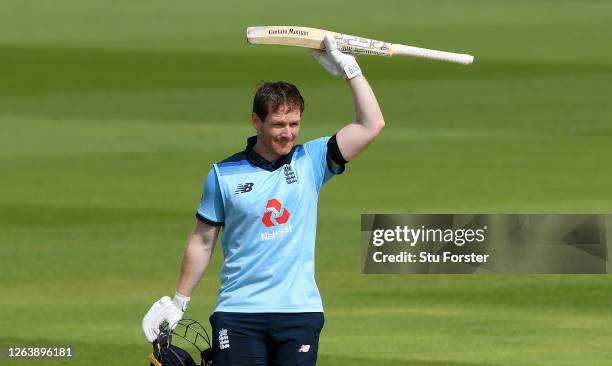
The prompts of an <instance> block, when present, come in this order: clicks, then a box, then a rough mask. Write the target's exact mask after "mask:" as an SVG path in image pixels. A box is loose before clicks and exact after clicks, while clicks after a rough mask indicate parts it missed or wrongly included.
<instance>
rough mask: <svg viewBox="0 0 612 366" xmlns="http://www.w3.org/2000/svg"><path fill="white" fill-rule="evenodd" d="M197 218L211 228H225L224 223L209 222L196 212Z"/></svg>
mask: <svg viewBox="0 0 612 366" xmlns="http://www.w3.org/2000/svg"><path fill="white" fill-rule="evenodd" d="M196 218H197V219H198V220H200V221H202V222H203V223H205V224H208V225H210V226H223V224H224V223H223V222H216V221H212V220H209V219H207V218H206V217H204V216H202V215H201V214H200V213H199V212H196Z"/></svg>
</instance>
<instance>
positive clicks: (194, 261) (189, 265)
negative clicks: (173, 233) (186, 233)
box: [176, 234, 214, 296]
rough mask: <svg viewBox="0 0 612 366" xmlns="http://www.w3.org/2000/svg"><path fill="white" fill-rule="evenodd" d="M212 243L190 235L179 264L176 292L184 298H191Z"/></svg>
mask: <svg viewBox="0 0 612 366" xmlns="http://www.w3.org/2000/svg"><path fill="white" fill-rule="evenodd" d="M213 247H214V243H211V239H210V238H207V237H205V236H201V235H196V234H192V235H191V237H190V238H189V240H188V242H187V246H186V247H185V252H184V253H183V260H182V263H181V274H180V276H179V282H178V286H177V289H176V290H177V292H178V293H180V294H182V295H184V296H191V293H192V292H193V289H194V288H195V286H196V285H197V284H198V282H199V281H200V279H201V278H202V275H203V274H204V272H206V268H208V264H209V262H210V258H211V256H212V251H213Z"/></svg>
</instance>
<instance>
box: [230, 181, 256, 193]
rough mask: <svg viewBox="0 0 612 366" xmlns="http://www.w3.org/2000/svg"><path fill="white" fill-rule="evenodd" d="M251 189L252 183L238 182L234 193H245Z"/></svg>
mask: <svg viewBox="0 0 612 366" xmlns="http://www.w3.org/2000/svg"><path fill="white" fill-rule="evenodd" d="M252 190H253V183H239V184H238V187H236V190H235V191H234V194H240V193H247V192H251V191H252Z"/></svg>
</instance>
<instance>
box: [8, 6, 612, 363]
mask: <svg viewBox="0 0 612 366" xmlns="http://www.w3.org/2000/svg"><path fill="white" fill-rule="evenodd" d="M347 11H348V13H347ZM272 24H296V25H306V26H311V27H319V28H327V29H331V30H337V31H341V32H345V33H353V34H359V35H363V36H370V37H372V38H378V39H384V40H388V41H395V42H404V43H409V44H413V45H417V46H424V47H429V48H438V49H444V50H450V51H459V52H469V53H472V54H474V55H476V63H475V64H474V65H471V66H467V67H466V66H457V65H450V64H445V63H436V62H432V61H423V60H416V59H408V58H392V59H383V58H374V57H360V58H359V62H360V64H361V66H362V69H363V70H364V73H365V74H366V76H368V78H369V80H370V83H371V84H372V87H373V88H374V90H375V92H376V94H377V96H378V98H379V101H380V103H381V107H382V109H383V112H384V115H385V119H386V122H387V127H386V130H385V131H384V133H383V135H382V136H381V137H380V139H379V140H378V141H377V142H376V143H375V144H374V145H372V146H371V147H370V149H369V150H368V151H367V152H366V153H365V154H364V155H362V156H361V157H359V158H358V159H357V160H356V161H354V162H352V163H351V164H350V165H349V167H348V168H347V171H346V173H345V174H344V175H343V176H342V177H339V178H337V179H334V180H332V181H331V182H330V183H329V184H328V185H326V187H325V188H324V189H323V191H322V194H321V199H320V205H319V207H320V210H319V227H318V244H317V281H318V284H319V287H320V290H321V292H322V295H323V297H324V302H325V306H326V326H325V328H324V332H323V334H322V338H321V346H320V357H319V360H320V362H319V364H320V365H323V366H326V365H355V366H357V365H364V366H365V365H387V366H396V365H410V366H494V365H495V366H501V365H509V366H510V365H511V366H535V365H542V366H575V365H588V366H596V365H602V366H603V365H610V363H611V362H612V361H611V360H612V348H610V344H611V343H612V300H611V299H612V279H611V278H610V277H609V276H586V275H585V276H569V275H563V276H561V275H559V276H528V275H523V276H517V275H481V276H450V275H449V276H441V275H431V276H425V275H423V276H366V275H362V274H361V273H360V270H361V269H360V263H361V259H360V255H361V248H360V245H361V243H360V214H361V213H373V212H378V213H402V212H408V213H415V212H427V213H433V212H449V213H460V212H483V213H486V212H509V213H540V212H551V213H563V212H601V213H604V212H611V211H612V194H611V187H612V171H611V170H610V169H609V167H610V162H609V160H610V157H611V156H612V118H611V117H612V103H610V85H612V61H611V58H612V49H611V48H610V47H609V44H610V42H611V41H612V35H611V33H610V26H609V25H610V24H612V3H610V2H608V1H596V0H591V1H577V0H574V1H572V0H563V1H545V0H534V1H510V0H507V1H501V0H465V1H442V0H434V1H399V0H383V1H378V2H375V3H370V2H366V1H353V2H346V1H343V2H332V3H326V2H324V1H311V2H301V3H300V2H293V3H286V2H281V1H269V2H264V3H262V2H252V3H239V2H237V1H227V2H219V3H216V2H215V4H212V3H211V2H207V1H182V2H170V1H161V0H150V1H146V2H125V1H115V0H112V1H90V2H83V1H76V0H54V1H43V0H38V1H35V0H31V1H24V0H4V1H3V2H2V10H1V11H0V164H1V167H2V179H1V183H0V188H1V189H0V228H1V231H0V259H1V267H0V268H1V270H0V309H1V310H2V311H1V313H2V320H1V321H0V324H1V326H0V329H1V330H0V345H4V347H5V346H6V345H24V344H32V345H50V344H58V345H59V344H68V345H71V346H72V347H73V349H74V352H75V353H76V355H77V357H76V358H75V359H74V360H72V361H55V362H52V364H64V363H66V364H70V365H100V364H104V365H109V366H110V365H145V364H147V361H146V359H145V358H146V355H147V353H148V352H149V346H148V345H147V344H146V343H145V341H144V339H143V337H142V335H141V332H140V321H141V319H142V316H143V315H144V313H145V312H146V311H147V309H148V308H149V306H150V305H151V303H152V302H153V301H154V300H155V299H157V298H159V297H160V296H162V295H164V294H171V293H172V292H173V290H174V286H175V284H176V278H177V275H178V266H179V262H180V255H181V252H182V249H183V245H184V242H185V239H186V237H187V235H188V233H189V232H190V230H191V229H192V227H193V225H194V220H195V219H194V210H195V208H196V206H197V203H198V201H199V198H200V194H201V189H202V182H203V179H204V177H205V175H206V173H207V171H208V169H209V167H210V165H211V164H212V163H214V162H216V161H219V160H221V159H223V158H225V157H226V156H228V155H230V154H231V153H233V152H236V151H238V150H239V149H241V148H242V147H243V145H244V139H245V138H246V137H247V136H249V134H251V133H252V131H251V127H250V123H249V116H250V107H251V104H250V103H251V98H252V94H253V92H254V89H255V86H256V84H257V83H258V82H259V81H260V80H278V79H282V80H288V81H291V82H294V83H296V84H297V85H298V86H300V87H301V90H302V92H303V94H304V95H305V98H306V104H307V107H306V111H305V113H304V115H303V119H302V122H303V125H302V135H301V141H302V142H304V141H307V140H308V139H310V138H313V137H318V136H321V135H328V134H333V133H334V132H335V131H336V130H338V129H339V128H340V127H342V126H343V125H344V124H345V123H347V122H349V121H350V120H351V118H352V117H353V111H352V104H351V98H350V93H349V91H348V89H347V87H346V86H345V85H344V83H343V82H342V81H341V80H340V79H336V78H333V77H331V76H329V75H328V74H327V73H326V72H325V71H324V70H323V69H322V68H321V67H320V66H319V65H318V64H317V63H316V62H315V61H313V60H312V59H311V57H310V56H309V55H308V54H307V52H306V51H305V50H304V49H299V48H287V47H263V46H261V47H256V46H249V45H247V44H246V42H245V35H244V31H245V29H246V27H247V26H250V25H272ZM214 257H215V258H214V261H213V264H212V266H211V267H210V268H209V271H208V273H207V275H206V276H205V278H204V279H203V281H202V283H201V284H200V286H199V287H198V288H197V290H196V292H195V294H194V300H193V302H192V305H191V307H190V309H189V311H188V314H187V315H189V316H191V317H194V318H197V319H199V320H201V321H203V322H206V321H207V318H208V316H209V314H210V312H211V310H212V308H213V304H214V300H215V295H216V291H217V288H218V270H219V267H220V264H221V260H222V258H221V251H220V250H217V252H216V253H215V256H214ZM5 363H7V364H15V365H30V364H31V365H40V364H46V363H48V362H47V361H26V360H22V361H13V362H12V363H10V362H8V361H6V360H0V364H5Z"/></svg>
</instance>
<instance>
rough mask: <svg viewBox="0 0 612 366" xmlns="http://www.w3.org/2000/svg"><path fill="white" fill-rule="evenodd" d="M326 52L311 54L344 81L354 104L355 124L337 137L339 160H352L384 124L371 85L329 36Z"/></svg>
mask: <svg viewBox="0 0 612 366" xmlns="http://www.w3.org/2000/svg"><path fill="white" fill-rule="evenodd" d="M324 42H325V52H322V51H318V50H311V53H312V55H313V56H314V57H315V59H316V60H317V61H318V62H319V63H320V64H321V65H322V66H323V67H324V68H325V69H326V70H327V71H329V72H330V73H331V74H332V75H336V76H342V77H344V78H345V79H346V80H347V83H348V86H349V88H350V89H351V92H352V93H353V102H354V103H355V121H354V122H352V123H349V124H348V125H346V126H345V127H343V128H342V129H341V130H340V131H338V133H337V134H336V141H337V143H338V148H339V149H340V153H341V154H342V157H343V158H344V160H346V161H351V160H353V159H354V158H355V157H356V156H357V155H359V153H361V152H362V151H363V150H364V149H365V148H366V147H368V145H369V144H370V143H371V142H372V141H374V139H376V137H377V136H378V135H379V134H380V132H381V131H382V129H383V127H384V126H385V121H384V119H383V115H382V112H381V111H380V107H379V106H378V101H377V100H376V96H374V92H373V91H372V88H371V87H370V84H369V83H368V81H367V80H366V78H365V77H364V76H363V75H362V73H361V68H360V67H359V65H358V64H357V61H356V60H355V57H353V56H352V55H349V54H344V53H342V52H340V51H338V47H337V45H336V41H335V40H334V38H333V37H332V36H331V35H327V36H325V39H324Z"/></svg>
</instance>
